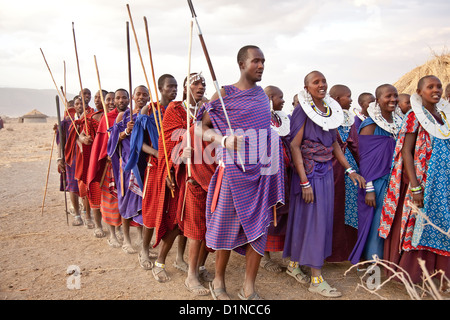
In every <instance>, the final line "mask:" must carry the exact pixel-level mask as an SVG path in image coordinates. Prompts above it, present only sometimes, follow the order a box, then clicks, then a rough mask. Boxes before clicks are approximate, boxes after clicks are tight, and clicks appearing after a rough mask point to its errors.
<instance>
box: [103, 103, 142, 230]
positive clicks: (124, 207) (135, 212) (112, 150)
mask: <svg viewBox="0 0 450 320" xmlns="http://www.w3.org/2000/svg"><path fill="white" fill-rule="evenodd" d="M136 116H137V115H136V114H134V115H133V121H135V120H136ZM129 121H130V109H127V110H126V111H125V113H124V115H123V119H122V121H120V122H117V123H115V124H114V125H113V126H112V127H111V128H110V132H111V135H110V137H109V140H108V156H109V157H110V158H111V164H112V168H113V174H114V180H115V182H116V186H117V199H118V202H119V212H120V214H121V216H122V217H123V218H125V219H130V218H132V219H133V221H135V222H136V223H139V224H141V225H142V197H141V196H140V195H138V194H136V193H134V192H133V191H132V190H130V189H129V181H130V176H131V171H130V170H128V171H127V170H125V166H126V165H127V162H128V158H129V157H130V137H129V136H128V137H127V138H126V139H124V140H122V142H121V143H119V134H120V133H121V132H122V131H124V130H125V129H126V127H127V123H128V122H129ZM120 156H121V157H122V175H123V191H124V195H123V196H122V192H121V188H122V186H121V183H122V181H121V177H120V174H121V172H120V171H121V170H120Z"/></svg>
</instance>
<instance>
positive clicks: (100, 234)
mask: <svg viewBox="0 0 450 320" xmlns="http://www.w3.org/2000/svg"><path fill="white" fill-rule="evenodd" d="M105 235H106V233H105V231H103V229H102V228H95V229H94V236H95V237H96V238H103V237H104V236H105Z"/></svg>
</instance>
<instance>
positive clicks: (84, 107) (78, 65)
mask: <svg viewBox="0 0 450 320" xmlns="http://www.w3.org/2000/svg"><path fill="white" fill-rule="evenodd" d="M72 33H73V44H74V46H75V57H76V59H77V69H78V79H79V80H80V88H81V91H80V93H81V101H82V103H83V114H84V126H85V129H86V134H87V135H89V130H88V126H87V120H86V102H85V101H84V92H83V83H82V82H81V72H80V62H79V61H78V50H77V40H76V38H75V23H73V22H72Z"/></svg>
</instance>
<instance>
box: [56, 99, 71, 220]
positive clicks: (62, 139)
mask: <svg viewBox="0 0 450 320" xmlns="http://www.w3.org/2000/svg"><path fill="white" fill-rule="evenodd" d="M56 114H57V115H58V132H59V146H60V149H61V158H62V159H64V172H63V173H62V176H63V188H64V204H65V206H66V221H67V225H69V211H68V210H67V190H66V185H67V180H66V178H67V177H66V160H65V157H64V145H65V137H64V136H63V129H62V125H61V112H60V110H59V98H58V96H56Z"/></svg>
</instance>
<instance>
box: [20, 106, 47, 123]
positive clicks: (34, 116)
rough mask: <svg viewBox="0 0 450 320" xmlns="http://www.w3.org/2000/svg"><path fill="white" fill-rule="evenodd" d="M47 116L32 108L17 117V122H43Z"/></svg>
mask: <svg viewBox="0 0 450 320" xmlns="http://www.w3.org/2000/svg"><path fill="white" fill-rule="evenodd" d="M47 118H48V116H46V115H45V114H43V113H41V112H39V111H38V110H36V109H34V110H32V111H30V112H28V113H27V114H25V115H23V116H22V117H20V118H19V122H23V123H45V122H47Z"/></svg>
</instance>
